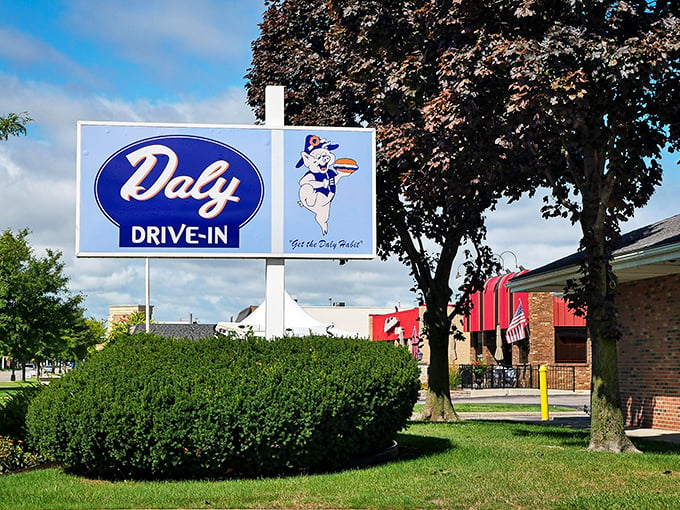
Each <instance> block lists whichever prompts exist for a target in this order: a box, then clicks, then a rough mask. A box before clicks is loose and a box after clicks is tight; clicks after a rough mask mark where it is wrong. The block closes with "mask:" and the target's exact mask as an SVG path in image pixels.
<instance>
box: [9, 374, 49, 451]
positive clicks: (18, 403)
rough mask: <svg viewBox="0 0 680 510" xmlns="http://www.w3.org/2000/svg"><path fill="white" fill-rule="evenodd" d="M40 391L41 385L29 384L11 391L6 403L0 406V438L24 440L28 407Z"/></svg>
mask: <svg viewBox="0 0 680 510" xmlns="http://www.w3.org/2000/svg"><path fill="white" fill-rule="evenodd" d="M41 390H42V385H40V384H31V385H28V386H24V387H22V388H18V389H16V390H13V391H12V394H11V396H10V397H9V399H8V400H7V402H5V404H4V405H3V406H0V436H8V437H11V438H13V439H16V440H22V441H25V440H26V413H27V412H28V405H29V403H30V402H31V401H32V400H33V399H34V398H35V397H36V396H37V395H38V393H40V391H41Z"/></svg>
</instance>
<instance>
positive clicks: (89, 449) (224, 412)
mask: <svg viewBox="0 0 680 510" xmlns="http://www.w3.org/2000/svg"><path fill="white" fill-rule="evenodd" d="M419 386H420V383H419V379H418V367H417V363H416V362H415V361H414V360H413V359H412V358H411V357H410V355H409V354H408V353H407V351H406V350H405V349H398V348H395V347H394V346H392V345H386V344H385V343H384V342H369V341H366V340H358V339H332V338H325V337H305V338H285V339H278V340H275V341H272V342H267V341H265V340H261V339H248V340H235V339H230V338H227V337H218V338H211V339H205V340H200V341H192V340H176V339H164V338H160V337H157V336H154V335H149V334H140V335H133V336H131V337H129V338H127V339H124V340H121V341H120V342H117V343H116V344H115V345H113V346H111V347H108V348H107V349H105V350H104V351H102V352H101V353H98V354H97V355H95V356H93V357H92V358H91V359H90V360H88V361H87V362H86V363H84V364H83V365H82V366H79V367H78V368H76V369H75V370H72V371H71V372H69V373H68V374H66V375H65V376H64V377H63V378H62V379H61V380H59V381H54V382H52V383H51V384H50V385H49V386H48V387H47V388H46V389H45V390H44V391H43V392H42V393H41V394H40V395H38V396H37V397H36V398H35V399H34V400H33V402H32V403H31V406H30V407H29V411H28V416H27V424H28V432H29V439H30V443H31V445H32V446H33V447H35V448H37V450H38V451H39V452H40V453H43V454H50V455H52V456H53V457H54V458H55V459H56V460H57V461H59V462H61V463H63V464H64V465H65V466H66V467H67V469H69V470H70V471H72V472H74V473H78V474H84V475H87V476H94V477H102V478H109V479H130V478H132V479H186V478H224V477H227V476H235V475H245V476H261V475H278V474H288V473H297V472H305V471H319V470H329V469H338V468H342V467H343V466H345V465H347V463H348V462H350V461H351V460H352V459H353V458H355V457H357V456H359V455H362V454H367V453H371V452H375V451H379V450H381V449H383V448H385V447H387V446H388V445H389V444H391V441H392V440H393V439H394V437H395V435H396V433H397V432H398V431H399V430H401V429H402V428H403V427H404V426H405V425H406V423H407V421H408V419H409V417H410V415H411V412H412V409H413V405H414V403H415V401H416V399H417V396H418V389H419Z"/></svg>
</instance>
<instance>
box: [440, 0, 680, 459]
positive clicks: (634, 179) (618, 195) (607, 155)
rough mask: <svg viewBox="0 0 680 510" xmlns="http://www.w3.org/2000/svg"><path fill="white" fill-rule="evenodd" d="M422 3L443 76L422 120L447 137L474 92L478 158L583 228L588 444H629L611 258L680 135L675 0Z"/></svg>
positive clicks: (551, 212) (618, 447)
mask: <svg viewBox="0 0 680 510" xmlns="http://www.w3.org/2000/svg"><path fill="white" fill-rule="evenodd" d="M428 11H429V16H430V19H431V20H432V22H433V31H434V32H435V33H436V34H437V35H436V37H437V39H438V40H440V41H441V42H442V44H445V45H446V46H448V48H449V53H448V55H447V58H446V60H443V61H442V65H441V66H440V71H439V76H440V78H441V79H442V80H444V81H446V82H448V83H449V84H450V87H449V89H448V90H449V92H450V93H444V91H442V94H441V95H440V97H439V98H438V99H437V100H436V101H434V102H433V103H432V104H431V109H430V111H429V115H428V120H429V119H431V120H429V123H430V124H433V125H441V119H442V118H445V119H448V121H449V123H448V124H447V125H446V131H444V132H442V137H443V138H446V139H451V140H455V139H456V137H457V136H458V133H459V131H460V129H461V127H460V126H466V125H468V123H469V118H468V117H467V116H466V114H465V110H464V108H462V107H461V105H463V106H464V105H466V104H468V103H469V102H470V101H471V100H474V101H475V102H476V104H477V105H478V106H479V108H480V110H481V111H482V112H483V113H482V114H483V115H486V114H487V113H493V115H494V117H493V123H492V124H491V126H492V129H489V130H482V131H479V133H478V139H477V145H478V147H479V150H480V151H484V152H485V153H486V154H487V155H488V163H487V164H486V166H485V168H486V169H487V170H492V171H493V173H495V174H496V175H497V176H499V177H500V178H502V179H505V180H507V181H515V182H518V183H526V182H530V183H531V185H532V189H536V188H537V187H539V186H545V187H547V188H549V190H550V193H551V195H550V196H547V197H545V198H544V201H545V206H544V208H543V214H544V216H545V217H554V216H562V217H568V218H569V219H570V220H571V221H572V222H573V223H575V224H579V225H580V227H581V230H582V233H583V237H582V240H581V250H582V251H583V252H584V254H585V258H584V263H583V266H582V275H583V276H582V277H581V278H580V279H579V281H574V282H569V284H568V288H567V289H566V291H567V294H568V296H569V298H570V299H571V301H572V302H573V303H575V304H576V305H577V307H578V309H579V310H580V311H581V313H587V315H586V317H587V323H588V328H589V333H590V337H591V339H592V348H593V376H592V379H593V386H592V390H593V391H592V425H591V443H590V448H591V449H594V450H611V451H625V450H633V449H634V447H633V445H632V443H631V442H630V440H629V439H628V438H627V437H626V435H625V433H624V429H623V426H624V421H623V412H622V408H621V402H620V395H619V386H618V371H617V356H616V344H617V341H618V339H619V338H620V336H621V329H620V325H619V323H618V320H617V317H618V314H617V310H616V306H615V296H616V277H615V275H614V274H613V272H612V268H611V256H612V251H613V250H614V249H615V247H616V243H617V240H618V239H619V236H620V223H621V222H623V221H626V220H627V219H628V218H630V217H632V216H633V214H634V212H635V209H636V208H638V207H641V206H643V205H645V204H646V203H647V202H648V200H649V198H650V197H651V195H652V194H653V192H654V189H655V187H656V186H657V185H659V184H660V182H661V179H662V168H661V166H660V164H659V159H660V158H661V152H662V150H663V149H664V148H670V149H671V150H673V149H674V148H677V147H678V144H679V141H680V136H679V135H680V131H679V130H678V127H679V122H680V97H679V88H678V77H679V74H680V64H679V61H680V60H679V58H678V57H679V55H678V53H679V51H680V31H679V30H680V24H679V21H678V3H677V2H647V1H628V2H625V1H611V0H589V1H587V2H585V1H575V0H502V1H501V0H499V1H494V2H477V1H475V0H461V1H456V2H442V3H437V5H436V6H435V4H431V6H430V7H429V8H428ZM463 129H464V128H463ZM521 192H522V187H517V188H516V189H514V190H513V189H512V188H510V189H509V190H508V193H509V194H510V195H511V196H512V197H514V198H517V197H519V195H520V194H521ZM585 310H587V312H585Z"/></svg>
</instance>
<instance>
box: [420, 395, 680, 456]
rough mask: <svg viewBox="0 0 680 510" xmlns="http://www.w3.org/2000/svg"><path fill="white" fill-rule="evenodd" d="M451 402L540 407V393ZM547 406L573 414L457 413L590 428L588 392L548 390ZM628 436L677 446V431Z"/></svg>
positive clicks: (422, 399) (632, 430)
mask: <svg viewBox="0 0 680 510" xmlns="http://www.w3.org/2000/svg"><path fill="white" fill-rule="evenodd" d="M451 400H452V401H453V407H454V409H455V407H456V403H488V404H492V403H505V404H535V405H540V404H541V396H540V391H539V390H537V389H529V388H499V389H488V390H456V391H452V392H451ZM418 401H419V403H424V402H425V392H421V393H420V397H419V399H418ZM548 404H549V405H551V406H560V407H572V408H573V411H559V412H556V411H551V412H550V413H549V415H548V421H543V420H542V419H541V412H540V411H538V412H500V413H498V412H489V413H469V412H459V413H458V415H459V416H460V417H461V418H463V419H466V420H489V421H492V420H493V421H517V422H523V423H535V424H545V425H557V426H562V427H570V428H576V429H589V428H590V415H589V414H588V413H586V412H585V411H584V406H588V407H589V406H590V392H588V391H562V390H549V391H548ZM626 434H627V435H628V436H629V437H634V438H643V439H651V440H655V441H664V442H669V443H673V444H680V431H678V430H663V429H649V428H633V427H628V428H626Z"/></svg>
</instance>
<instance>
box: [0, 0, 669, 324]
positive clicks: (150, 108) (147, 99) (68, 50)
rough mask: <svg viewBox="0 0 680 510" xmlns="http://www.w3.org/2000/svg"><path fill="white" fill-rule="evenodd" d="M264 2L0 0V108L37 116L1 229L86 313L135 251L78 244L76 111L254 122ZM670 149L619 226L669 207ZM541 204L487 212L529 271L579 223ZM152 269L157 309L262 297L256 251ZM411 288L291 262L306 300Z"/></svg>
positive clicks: (393, 301) (3, 178)
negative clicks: (45, 264) (643, 199)
mask: <svg viewBox="0 0 680 510" xmlns="http://www.w3.org/2000/svg"><path fill="white" fill-rule="evenodd" d="M263 10H264V1H262V0H221V1H220V0H192V1H191V2H187V1H184V0H146V1H143V2H142V1H130V0H121V1H115V2H109V1H93V0H70V1H69V0H62V1H55V0H51V1H47V0H35V1H32V0H0V115H5V114H6V113H8V112H21V111H27V112H29V114H30V115H31V117H33V118H34V119H35V120H34V122H32V123H31V124H30V125H29V133H28V136H26V137H19V138H13V139H11V140H9V141H7V142H1V143H0V184H1V185H0V229H5V228H11V229H13V230H18V229H20V228H25V227H28V228H30V229H31V231H32V236H31V241H32V242H33V245H34V246H35V247H36V250H37V251H38V252H40V251H41V250H43V249H44V248H47V247H49V248H53V249H59V250H61V251H62V252H63V255H64V261H65V263H66V270H67V272H68V273H69V275H70V276H71V287H72V289H73V290H75V291H78V292H82V293H83V294H85V295H86V301H85V305H86V307H87V311H88V315H91V316H94V317H96V318H106V315H107V312H108V306H109V305H113V304H143V303H144V292H145V285H144V262H143V261H142V260H117V259H77V258H76V257H75V255H74V253H75V152H76V122H77V121H78V120H95V121H126V122H127V121H144V122H173V123H177V122H193V123H227V124H252V123H253V122H254V117H253V115H252V112H251V111H250V109H249V108H248V106H247V104H246V102H245V90H244V83H245V81H244V79H243V76H244V75H245V74H246V72H247V68H248V66H249V65H250V59H251V54H250V44H251V42H252V40H254V39H255V38H256V37H257V36H258V33H259V28H258V23H259V22H260V21H261V17H262V12H263ZM676 160H677V158H672V159H671V158H670V157H667V158H665V159H664V168H665V174H664V179H665V180H664V184H663V186H662V187H661V188H660V189H659V191H658V192H657V194H656V196H655V197H654V198H653V199H652V202H651V203H650V204H649V205H648V206H647V207H645V208H644V209H642V210H640V211H639V213H638V214H636V216H635V218H633V219H632V220H631V221H630V222H628V224H626V225H624V226H623V230H624V231H628V230H631V229H633V228H636V227H640V226H643V225H646V224H649V223H652V222H655V221H659V220H661V219H663V218H666V217H668V216H671V215H673V214H676V213H677V212H678V206H677V205H676V203H677V202H676V201H677V199H676V195H677V194H678V191H680V177H679V176H678V165H677V162H676ZM540 206H541V200H540V196H539V197H536V198H535V199H532V200H529V199H523V200H521V201H520V202H518V203H515V204H512V205H501V206H500V207H499V209H498V210H497V211H496V212H493V213H490V214H489V217H488V225H489V236H488V240H489V242H490V244H491V246H492V248H493V249H494V251H495V252H496V253H502V252H504V251H507V250H510V251H512V253H513V254H514V255H516V256H517V260H518V263H519V264H522V265H524V266H526V267H529V268H532V267H538V266H540V265H542V264H545V263H548V262H550V261H552V260H554V259H555V258H558V257H561V256H564V255H567V254H569V253H571V252H572V251H574V250H575V249H576V247H577V245H578V240H579V238H580V232H579V230H578V228H576V227H573V226H571V225H570V224H569V223H568V222H565V221H560V220H550V221H546V220H542V219H541V218H540V217H539V214H538V211H539V209H540ZM504 259H505V261H506V265H512V266H514V259H513V258H512V256H510V255H509V254H508V255H505V256H504ZM456 262H457V264H458V263H459V262H462V259H461V260H460V261H456ZM454 273H455V268H454ZM151 274H152V278H151V301H152V304H154V306H155V312H154V318H156V319H157V320H168V321H170V320H180V319H185V318H188V317H189V315H190V314H191V315H192V316H193V317H194V318H198V319H199V321H200V322H216V321H219V320H229V318H230V317H231V316H236V314H237V313H238V311H239V310H241V309H242V308H244V307H246V306H248V305H251V304H258V303H260V302H261V301H262V299H263V298H264V262H263V261H259V260H245V261H242V260H201V261H197V260H190V259H181V260H153V261H152V263H151ZM452 283H455V282H452ZM411 286H412V281H411V279H410V277H409V276H408V271H407V270H406V269H405V268H404V267H403V266H402V265H401V264H400V263H399V262H398V261H396V260H388V261H387V262H383V261H380V260H375V261H351V262H350V263H348V264H345V265H343V266H339V265H338V264H337V262H333V261H289V262H288V263H287V265H286V287H287V290H288V291H289V293H290V294H291V295H292V296H294V297H296V298H297V299H298V300H299V302H300V303H301V304H303V305H326V304H328V302H329V300H332V301H344V302H346V303H347V305H348V306H351V305H362V306H370V305H375V306H395V305H397V304H399V305H401V306H402V307H404V306H412V305H414V304H415V303H416V298H415V296H414V295H413V294H412V293H411V292H409V290H408V289H409V288H410V287H411Z"/></svg>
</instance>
